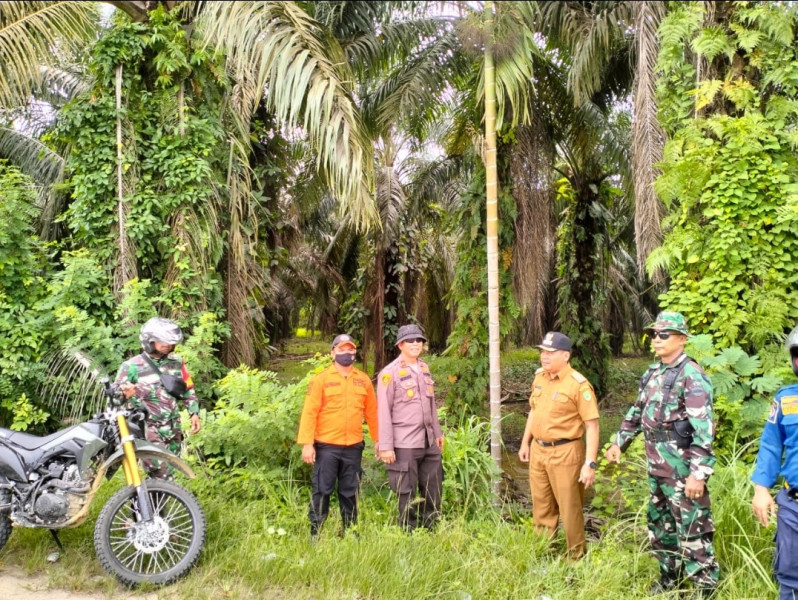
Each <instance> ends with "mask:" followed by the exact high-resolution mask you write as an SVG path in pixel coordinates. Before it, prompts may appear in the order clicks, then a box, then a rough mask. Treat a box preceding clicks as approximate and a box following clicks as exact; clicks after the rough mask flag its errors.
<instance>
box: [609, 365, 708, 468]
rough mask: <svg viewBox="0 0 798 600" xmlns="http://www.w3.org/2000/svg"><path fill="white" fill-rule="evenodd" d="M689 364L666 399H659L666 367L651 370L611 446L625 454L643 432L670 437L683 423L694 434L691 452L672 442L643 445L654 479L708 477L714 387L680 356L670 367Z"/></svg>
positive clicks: (697, 368) (662, 390) (701, 373)
mask: <svg viewBox="0 0 798 600" xmlns="http://www.w3.org/2000/svg"><path fill="white" fill-rule="evenodd" d="M684 360H686V361H688V362H687V363H686V364H685V365H684V367H683V368H682V371H681V373H679V375H678V377H677V378H676V379H675V381H674V383H673V386H672V387H671V390H670V393H669V394H668V398H663V393H664V383H665V375H666V371H667V365H664V364H663V363H662V362H661V361H658V362H656V363H654V364H652V365H650V366H649V369H648V371H646V374H645V375H644V376H643V379H641V382H642V381H645V380H646V378H647V377H648V381H647V383H646V384H645V387H641V389H640V390H639V391H638V394H637V400H636V401H635V403H634V404H633V405H632V407H631V408H630V409H629V411H628V412H627V413H626V417H625V418H624V421H623V423H621V426H620V429H619V431H618V433H617V435H616V436H615V440H614V441H615V443H616V444H618V446H620V447H621V450H625V449H626V448H627V447H628V446H629V444H631V442H632V439H634V437H635V436H636V435H637V434H638V433H640V432H641V431H642V432H644V434H646V433H647V432H652V431H662V430H666V431H670V430H672V429H673V424H674V422H676V421H681V420H684V419H687V420H688V421H689V422H690V425H692V428H693V441H692V444H691V445H690V447H689V448H677V447H676V442H674V441H651V440H649V439H648V436H647V440H646V457H647V459H648V468H649V472H650V473H651V474H652V475H656V476H662V477H668V476H674V474H675V475H676V476H677V477H680V478H681V477H687V475H688V474H689V473H698V472H699V471H703V473H704V474H705V475H706V476H709V475H711V474H712V472H713V469H714V466H715V460H716V459H715V454H714V452H713V451H712V440H713V438H714V437H715V413H714V410H713V409H712V383H711V382H710V380H709V376H708V375H707V374H706V373H705V372H704V370H703V369H702V368H701V367H700V366H699V365H698V364H697V363H695V362H694V361H692V360H691V359H689V358H688V357H687V356H686V355H685V354H684V353H682V354H681V355H680V356H679V357H678V358H677V359H676V360H675V361H674V362H673V363H672V364H673V365H674V366H675V365H679V364H680V363H681V362H682V361H684Z"/></svg>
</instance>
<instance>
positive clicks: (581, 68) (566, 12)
mask: <svg viewBox="0 0 798 600" xmlns="http://www.w3.org/2000/svg"><path fill="white" fill-rule="evenodd" d="M665 10H666V3H665V2H659V1H655V2H630V1H627V0H620V1H608V2H584V1H564V2H559V1H558V2H544V3H541V21H540V27H541V31H543V32H544V34H545V35H546V36H547V37H549V38H551V41H552V42H553V44H554V45H559V46H560V47H562V48H564V49H566V50H567V51H568V52H569V54H570V56H571V60H570V62H571V70H570V72H569V74H568V89H569V90H570V91H571V92H572V93H573V98H574V102H575V103H576V105H580V104H582V103H584V102H587V101H589V100H591V99H592V98H593V96H594V95H595V94H596V93H597V92H599V90H600V89H601V88H602V87H606V86H607V85H608V84H612V85H613V86H614V87H615V88H616V90H618V91H619V92H621V94H622V93H623V92H622V90H625V89H633V90H634V94H633V107H634V116H633V119H632V127H633V133H632V140H631V144H632V147H631V156H632V169H633V180H632V182H633V186H634V187H633V191H634V198H635V241H636V249H637V266H638V271H639V272H640V275H641V276H643V275H644V274H645V263H646V259H647V258H648V255H649V254H650V253H651V251H652V250H653V249H654V248H656V247H658V246H659V245H660V244H661V242H662V231H661V229H660V223H661V221H662V217H663V216H664V209H663V207H662V204H661V202H660V201H659V199H658V198H657V196H656V194H655V193H654V188H653V184H654V179H656V177H657V175H658V170H657V167H656V165H657V163H659V162H660V160H661V158H662V147H663V144H664V142H665V136H664V134H663V132H662V128H661V127H660V126H659V122H658V121H657V103H656V100H655V65H656V62H657V55H658V50H659V38H658V35H657V28H658V27H659V24H660V22H661V21H662V19H663V17H664V16H665ZM623 63H626V64H623ZM610 65H614V66H616V67H617V68H615V69H608V68H607V67H608V66H610ZM607 77H609V79H607ZM657 279H658V280H659V278H658V277H657Z"/></svg>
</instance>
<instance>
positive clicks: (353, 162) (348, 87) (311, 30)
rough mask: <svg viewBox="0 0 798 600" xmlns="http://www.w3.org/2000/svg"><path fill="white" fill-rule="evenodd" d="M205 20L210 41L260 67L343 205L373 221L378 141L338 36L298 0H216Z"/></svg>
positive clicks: (258, 75) (280, 111)
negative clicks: (364, 117) (372, 137)
mask: <svg viewBox="0 0 798 600" xmlns="http://www.w3.org/2000/svg"><path fill="white" fill-rule="evenodd" d="M203 22H204V26H205V28H204V32H205V39H206V40H207V41H208V42H209V43H214V44H217V45H218V46H220V47H224V48H225V49H226V50H227V52H228V56H229V57H230V60H231V62H232V64H234V65H235V66H236V69H237V70H238V71H239V72H242V71H244V70H245V69H248V68H250V67H251V68H253V73H254V79H255V81H256V87H257V89H258V90H263V89H264V88H265V87H266V86H268V94H267V96H266V97H267V101H268V103H269V105H270V107H271V108H272V109H273V110H274V112H275V114H276V116H277V118H278V119H279V120H280V121H282V122H283V123H284V124H285V125H286V126H287V127H297V126H301V127H303V128H304V129H305V130H306V131H307V132H308V135H309V137H310V140H311V143H312V144H313V146H314V148H315V150H316V151H317V156H316V167H317V169H318V170H319V171H320V172H321V173H323V174H324V175H325V177H326V178H327V180H328V181H329V184H330V187H331V188H332V190H333V192H334V194H335V196H336V197H337V199H338V200H339V202H340V203H341V207H342V208H341V209H342V211H345V212H347V213H349V214H351V218H352V220H353V223H354V224H356V225H357V226H359V227H365V228H367V227H369V226H371V224H373V223H374V222H375V221H376V218H377V213H376V210H375V207H374V204H373V202H372V196H371V190H372V189H373V185H374V183H373V182H374V170H373V164H372V160H371V144H370V142H369V139H368V136H367V135H366V132H365V128H364V127H363V123H362V121H361V117H360V113H359V111H358V109H357V106H356V104H355V101H354V98H353V95H352V82H353V75H352V73H351V70H350V68H349V66H348V64H347V62H346V57H345V55H344V52H343V50H342V48H341V46H340V44H339V43H338V41H337V40H336V39H335V38H334V37H333V36H332V35H331V34H330V32H329V31H328V30H326V29H325V28H324V27H323V26H322V25H321V24H320V23H318V22H316V21H314V20H313V19H311V18H310V17H309V15H308V14H307V13H306V12H304V11H303V10H302V9H301V8H300V7H299V5H298V4H297V3H296V2H247V3H243V2H210V3H208V9H207V10H206V11H205V12H204V13H203Z"/></svg>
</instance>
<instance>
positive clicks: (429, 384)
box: [424, 375, 435, 398]
mask: <svg viewBox="0 0 798 600" xmlns="http://www.w3.org/2000/svg"><path fill="white" fill-rule="evenodd" d="M424 385H425V386H426V388H427V396H430V397H433V398H434V397H435V382H434V381H433V380H432V377H430V376H429V375H425V376H424Z"/></svg>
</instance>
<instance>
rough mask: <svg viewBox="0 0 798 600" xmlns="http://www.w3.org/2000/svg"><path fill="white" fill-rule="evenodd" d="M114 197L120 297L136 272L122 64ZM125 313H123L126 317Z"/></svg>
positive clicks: (117, 84)
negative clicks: (130, 231)
mask: <svg viewBox="0 0 798 600" xmlns="http://www.w3.org/2000/svg"><path fill="white" fill-rule="evenodd" d="M115 88H116V90H115V91H116V197H117V205H116V210H117V227H118V229H119V256H118V257H117V262H116V268H115V269H114V296H116V298H117V300H121V298H122V290H123V289H124V287H125V284H126V283H127V282H128V281H130V280H131V279H134V278H135V277H136V276H137V274H136V271H137V269H136V252H135V249H134V248H133V243H132V241H131V240H130V239H129V237H128V234H127V212H128V208H127V205H126V204H125V202H124V197H125V185H124V179H125V178H124V152H123V149H122V65H121V64H119V65H117V67H116V79H115ZM126 317H127V315H123V318H126Z"/></svg>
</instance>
